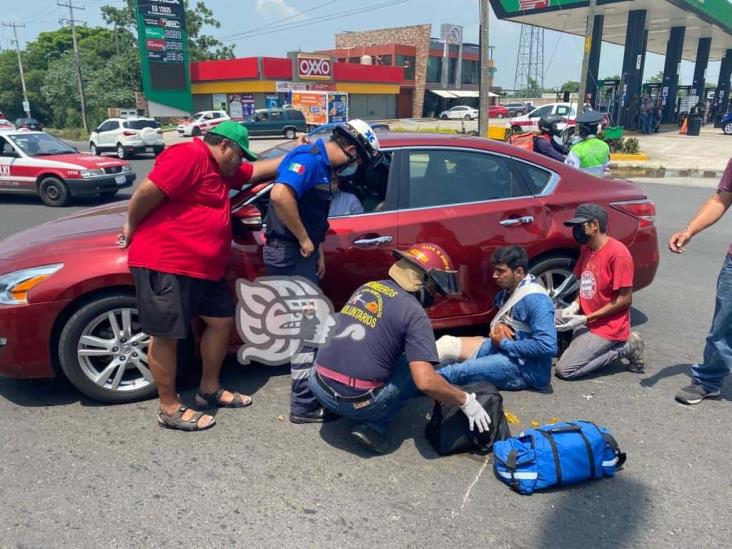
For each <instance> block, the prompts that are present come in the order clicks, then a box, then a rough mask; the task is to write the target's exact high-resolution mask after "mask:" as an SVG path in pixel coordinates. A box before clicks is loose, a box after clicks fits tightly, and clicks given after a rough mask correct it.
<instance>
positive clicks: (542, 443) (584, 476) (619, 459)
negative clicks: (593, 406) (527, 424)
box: [493, 421, 625, 494]
mask: <svg viewBox="0 0 732 549" xmlns="http://www.w3.org/2000/svg"><path fill="white" fill-rule="evenodd" d="M623 463H625V453H623V452H621V451H620V448H619V447H618V443H617V442H616V441H615V439H614V438H613V436H612V435H611V434H610V432H609V431H608V430H607V429H606V428H605V427H598V426H597V425H595V424H594V423H592V422H589V421H573V422H568V423H554V424H551V425H543V426H542V427H538V428H536V429H527V430H526V431H523V432H522V433H520V434H519V435H517V436H515V437H511V438H509V439H506V440H502V441H497V442H496V443H495V444H494V445H493V467H494V471H495V473H496V476H497V477H498V478H499V479H500V480H502V481H503V482H505V483H506V484H508V485H509V486H510V487H511V488H512V489H513V490H515V491H516V492H519V493H521V494H533V493H534V492H535V491H536V490H544V489H546V488H550V487H552V486H561V485H563V484H572V483H575V482H581V481H583V480H590V479H599V478H603V477H612V476H614V475H615V471H616V470H617V469H619V468H620V467H621V466H622V465H623Z"/></svg>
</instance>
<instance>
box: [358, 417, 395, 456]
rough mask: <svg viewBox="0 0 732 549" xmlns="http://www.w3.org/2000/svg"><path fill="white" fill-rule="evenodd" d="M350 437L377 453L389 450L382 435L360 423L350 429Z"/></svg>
mask: <svg viewBox="0 0 732 549" xmlns="http://www.w3.org/2000/svg"><path fill="white" fill-rule="evenodd" d="M351 439H353V440H354V441H355V442H358V443H359V444H361V445H362V446H365V447H366V448H368V449H369V450H371V451H372V452H376V453H377V454H385V453H387V452H388V451H389V445H388V442H387V440H386V439H385V438H384V435H382V434H381V433H379V432H377V431H375V430H374V429H372V428H371V427H369V426H367V425H364V424H362V423H361V424H359V425H357V426H356V427H354V428H353V429H352V430H351Z"/></svg>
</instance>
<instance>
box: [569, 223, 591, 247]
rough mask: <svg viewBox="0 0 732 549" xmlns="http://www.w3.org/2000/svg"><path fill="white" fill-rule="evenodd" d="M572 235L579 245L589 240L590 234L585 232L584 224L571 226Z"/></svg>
mask: <svg viewBox="0 0 732 549" xmlns="http://www.w3.org/2000/svg"><path fill="white" fill-rule="evenodd" d="M572 236H573V237H574V239H575V240H576V241H577V244H579V245H580V246H583V245H585V244H587V243H588V242H589V241H590V235H588V234H587V233H586V232H585V226H584V225H575V226H574V227H572Z"/></svg>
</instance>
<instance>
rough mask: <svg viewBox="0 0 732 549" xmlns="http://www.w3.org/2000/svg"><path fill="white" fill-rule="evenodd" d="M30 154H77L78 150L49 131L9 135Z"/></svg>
mask: <svg viewBox="0 0 732 549" xmlns="http://www.w3.org/2000/svg"><path fill="white" fill-rule="evenodd" d="M8 137H10V139H11V140H12V141H13V143H15V144H16V145H17V146H18V147H20V149H21V150H22V151H23V152H24V153H25V154H27V155H28V156H49V155H55V154H75V153H76V152H77V151H76V149H74V148H73V147H72V146H71V145H67V144H66V143H64V142H63V141H61V140H60V139H57V138H55V137H54V136H52V135H48V134H47V133H28V134H22V135H21V134H17V135H10V136H8Z"/></svg>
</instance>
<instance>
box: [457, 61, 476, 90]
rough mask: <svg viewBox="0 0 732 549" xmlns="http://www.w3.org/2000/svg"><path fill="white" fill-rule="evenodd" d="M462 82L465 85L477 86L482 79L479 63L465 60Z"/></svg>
mask: <svg viewBox="0 0 732 549" xmlns="http://www.w3.org/2000/svg"><path fill="white" fill-rule="evenodd" d="M462 72H463V73H462V78H461V81H462V83H463V84H477V83H478V82H479V79H480V64H479V63H478V62H477V61H466V60H465V59H463V71H462Z"/></svg>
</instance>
